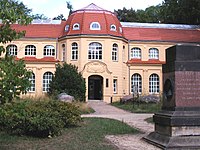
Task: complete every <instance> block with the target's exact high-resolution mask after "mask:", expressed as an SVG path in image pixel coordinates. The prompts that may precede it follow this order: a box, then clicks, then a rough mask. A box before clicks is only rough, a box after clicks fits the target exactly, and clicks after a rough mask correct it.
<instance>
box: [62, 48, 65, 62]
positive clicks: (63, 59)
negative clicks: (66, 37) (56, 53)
mask: <svg viewBox="0 0 200 150" xmlns="http://www.w3.org/2000/svg"><path fill="white" fill-rule="evenodd" d="M65 51H66V50H65V44H62V61H65V55H66V52H65Z"/></svg>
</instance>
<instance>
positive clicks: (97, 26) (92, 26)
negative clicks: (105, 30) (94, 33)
mask: <svg viewBox="0 0 200 150" xmlns="http://www.w3.org/2000/svg"><path fill="white" fill-rule="evenodd" d="M90 30H101V26H100V24H99V23H98V22H92V23H91V24H90Z"/></svg>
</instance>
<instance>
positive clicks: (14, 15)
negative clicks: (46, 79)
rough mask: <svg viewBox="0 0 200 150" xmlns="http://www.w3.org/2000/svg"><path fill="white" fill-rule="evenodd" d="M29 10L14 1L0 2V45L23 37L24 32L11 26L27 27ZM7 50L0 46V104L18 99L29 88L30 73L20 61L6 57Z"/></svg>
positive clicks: (5, 0)
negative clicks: (3, 54) (0, 22)
mask: <svg viewBox="0 0 200 150" xmlns="http://www.w3.org/2000/svg"><path fill="white" fill-rule="evenodd" d="M30 11H31V10H30V9H28V8H26V7H25V6H24V4H23V3H22V2H18V1H15V0H1V1H0V18H1V20H2V24H1V26H0V44H6V43H7V42H11V41H13V40H16V39H19V38H21V37H23V36H24V35H25V31H17V30H14V29H12V28H11V25H12V24H14V23H18V24H20V25H27V24H29V23H30V22H31V20H32V18H31V17H30V15H29V14H30ZM8 50H9V49H5V48H4V47H3V46H0V55H2V53H5V57H3V58H1V60H0V61H1V63H0V102H1V103H6V102H10V101H12V99H13V98H18V97H19V95H20V94H21V93H25V92H26V90H27V88H28V87H29V86H30V82H29V77H30V75H31V72H30V71H28V70H26V68H25V64H24V62H23V61H22V60H20V61H15V60H14V58H13V57H12V56H9V55H8Z"/></svg>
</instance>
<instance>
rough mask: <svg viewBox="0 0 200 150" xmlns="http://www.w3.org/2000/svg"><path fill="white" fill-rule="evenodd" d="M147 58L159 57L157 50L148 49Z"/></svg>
mask: <svg viewBox="0 0 200 150" xmlns="http://www.w3.org/2000/svg"><path fill="white" fill-rule="evenodd" d="M149 59H159V51H158V49H157V48H150V49H149Z"/></svg>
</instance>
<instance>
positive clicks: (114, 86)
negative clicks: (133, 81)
mask: <svg viewBox="0 0 200 150" xmlns="http://www.w3.org/2000/svg"><path fill="white" fill-rule="evenodd" d="M113 93H114V94H116V93H117V79H113Z"/></svg>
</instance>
